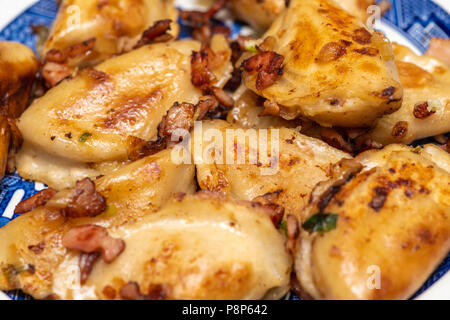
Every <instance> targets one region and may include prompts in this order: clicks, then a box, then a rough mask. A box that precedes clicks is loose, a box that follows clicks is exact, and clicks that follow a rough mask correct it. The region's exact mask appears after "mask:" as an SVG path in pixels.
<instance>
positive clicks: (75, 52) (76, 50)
mask: <svg viewBox="0 0 450 320" xmlns="http://www.w3.org/2000/svg"><path fill="white" fill-rule="evenodd" d="M96 42H97V40H96V39H95V38H90V39H88V40H86V41H83V42H81V43H77V44H74V45H71V46H70V47H68V48H66V49H64V50H58V49H51V50H50V51H48V52H47V54H46V56H45V61H46V62H47V61H51V62H56V63H63V62H66V60H67V59H70V58H76V57H79V56H81V55H84V54H88V53H89V51H91V50H92V49H93V48H94V47H95V43H96Z"/></svg>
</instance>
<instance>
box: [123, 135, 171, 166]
mask: <svg viewBox="0 0 450 320" xmlns="http://www.w3.org/2000/svg"><path fill="white" fill-rule="evenodd" d="M128 145H129V148H128V160H131V161H136V160H139V159H142V158H144V157H147V156H151V155H153V154H155V153H158V152H160V151H162V150H164V149H166V148H167V141H166V139H164V138H162V137H158V139H157V140H152V141H145V140H143V139H140V138H138V137H133V136H130V137H128Z"/></svg>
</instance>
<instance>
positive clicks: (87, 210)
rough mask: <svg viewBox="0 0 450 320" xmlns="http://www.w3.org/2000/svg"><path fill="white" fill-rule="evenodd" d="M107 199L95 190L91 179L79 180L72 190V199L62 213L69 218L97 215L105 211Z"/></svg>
mask: <svg viewBox="0 0 450 320" xmlns="http://www.w3.org/2000/svg"><path fill="white" fill-rule="evenodd" d="M105 209H106V200H105V198H104V197H103V196H102V195H101V194H100V193H98V192H97V191H96V190H95V184H94V182H92V180H91V179H89V178H85V179H83V180H81V181H77V183H76V185H75V188H74V189H73V191H72V199H71V201H70V202H69V204H68V205H67V207H65V208H63V209H61V214H62V215H63V216H65V217H68V218H82V217H95V216H97V215H99V214H100V213H102V212H103V211H105Z"/></svg>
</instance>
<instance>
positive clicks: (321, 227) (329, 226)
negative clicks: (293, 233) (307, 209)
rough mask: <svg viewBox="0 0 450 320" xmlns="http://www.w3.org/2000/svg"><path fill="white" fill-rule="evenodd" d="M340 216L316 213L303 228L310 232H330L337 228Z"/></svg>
mask: <svg viewBox="0 0 450 320" xmlns="http://www.w3.org/2000/svg"><path fill="white" fill-rule="evenodd" d="M337 219H338V215H337V214H333V213H316V214H315V215H313V216H311V217H309V218H308V220H306V221H305V222H304V223H303V224H302V227H303V229H305V230H307V231H309V232H328V231H331V230H333V229H335V228H336V225H337Z"/></svg>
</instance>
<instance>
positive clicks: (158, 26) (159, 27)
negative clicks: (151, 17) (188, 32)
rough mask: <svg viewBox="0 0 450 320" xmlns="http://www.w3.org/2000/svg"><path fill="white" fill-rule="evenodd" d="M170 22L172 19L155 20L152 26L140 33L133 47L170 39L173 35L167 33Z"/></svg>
mask: <svg viewBox="0 0 450 320" xmlns="http://www.w3.org/2000/svg"><path fill="white" fill-rule="evenodd" d="M171 23H172V20H170V19H165V20H159V21H156V22H155V23H154V24H153V26H151V27H150V28H148V29H147V30H145V31H144V32H143V33H142V36H141V39H140V40H139V42H138V43H137V44H136V46H135V47H134V49H137V48H140V47H142V46H144V45H146V44H151V43H157V42H167V41H170V40H172V39H173V36H172V35H171V34H169V33H167V31H169V30H171V28H170V24H171Z"/></svg>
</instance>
